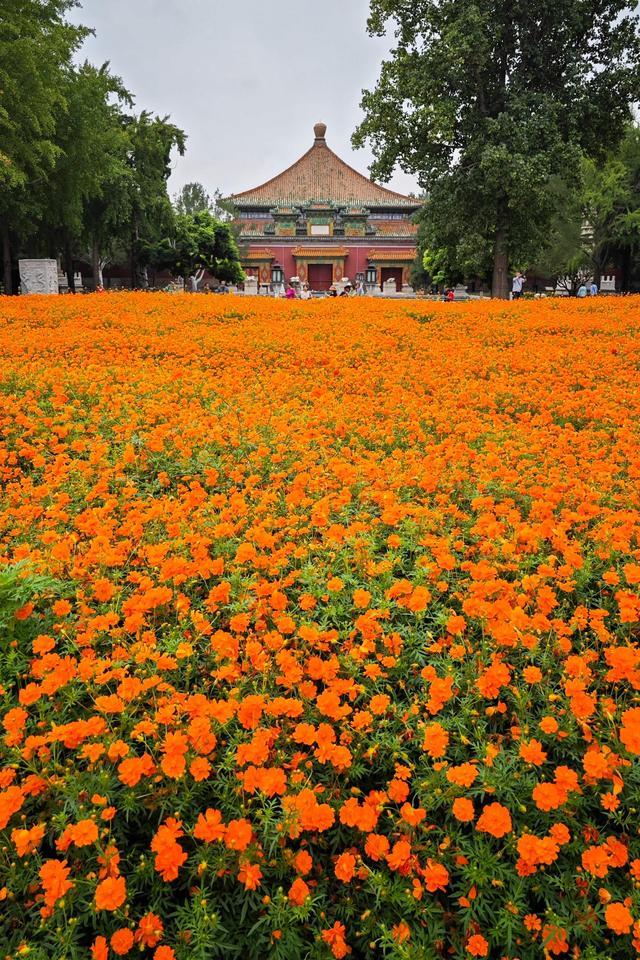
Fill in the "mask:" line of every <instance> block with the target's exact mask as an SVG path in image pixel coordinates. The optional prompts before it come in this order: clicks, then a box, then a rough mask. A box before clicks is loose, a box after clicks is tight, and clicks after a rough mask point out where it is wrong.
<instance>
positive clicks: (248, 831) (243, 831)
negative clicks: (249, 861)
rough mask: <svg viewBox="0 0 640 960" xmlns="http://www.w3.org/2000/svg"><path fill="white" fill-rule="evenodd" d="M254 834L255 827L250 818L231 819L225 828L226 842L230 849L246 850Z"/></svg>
mask: <svg viewBox="0 0 640 960" xmlns="http://www.w3.org/2000/svg"><path fill="white" fill-rule="evenodd" d="M252 836H253V827H252V826H251V824H250V823H249V821H248V820H244V819H242V820H230V821H229V823H228V825H227V829H226V830H225V835H224V842H225V845H226V846H227V847H228V849H229V850H246V849H247V847H248V846H249V844H250V843H251V838H252Z"/></svg>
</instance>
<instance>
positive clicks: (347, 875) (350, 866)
mask: <svg viewBox="0 0 640 960" xmlns="http://www.w3.org/2000/svg"><path fill="white" fill-rule="evenodd" d="M355 868H356V858H355V857H354V856H353V854H352V853H341V854H340V856H339V857H338V859H337V860H336V865H335V868H334V873H335V875H336V877H337V878H338V880H342V882H343V883H349V881H350V880H352V878H353V874H354V873H355Z"/></svg>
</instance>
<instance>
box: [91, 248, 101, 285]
mask: <svg viewBox="0 0 640 960" xmlns="http://www.w3.org/2000/svg"><path fill="white" fill-rule="evenodd" d="M91 272H92V273H93V289H94V290H97V289H98V287H101V286H102V285H103V284H102V265H101V261H100V247H99V245H98V241H97V240H96V238H95V237H94V238H93V241H92V244H91Z"/></svg>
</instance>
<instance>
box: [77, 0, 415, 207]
mask: <svg viewBox="0 0 640 960" xmlns="http://www.w3.org/2000/svg"><path fill="white" fill-rule="evenodd" d="M368 6H369V4H368V0H82V6H81V8H79V9H78V10H76V11H75V14H74V19H76V20H77V21H79V22H82V23H84V24H85V25H86V26H88V27H92V28H93V29H94V30H95V37H91V38H89V39H88V40H87V41H86V43H85V45H84V47H83V48H82V51H81V58H82V59H84V58H86V59H89V60H90V61H91V62H93V63H95V64H100V63H103V62H104V61H105V60H109V61H110V62H111V66H112V70H113V72H114V73H116V74H118V75H119V76H120V77H122V79H123V80H124V83H125V85H126V86H127V87H128V89H129V90H130V91H131V92H132V93H133V94H134V95H135V98H136V109H137V110H143V109H146V110H151V111H153V112H155V113H159V114H162V115H164V114H170V115H171V118H172V120H173V121H174V122H175V123H176V124H177V125H178V126H179V127H181V128H182V129H183V130H185V132H186V133H187V135H188V141H187V152H186V155H185V156H184V157H182V158H177V159H176V161H175V164H174V171H173V174H172V177H171V181H170V183H169V190H170V192H171V193H172V194H173V193H175V192H176V191H177V190H179V189H180V187H181V186H182V185H183V184H184V183H187V182H189V181H191V180H199V181H201V182H202V183H203V184H204V185H205V186H206V187H207V188H208V189H209V191H210V192H213V191H214V190H215V189H217V188H218V189H220V190H222V192H223V193H224V194H229V193H236V192H239V191H241V190H247V189H249V188H250V187H254V186H257V185H258V184H260V183H263V182H264V181H265V180H268V179H269V178H270V177H272V176H275V174H277V173H280V171H281V170H283V169H284V168H285V167H287V166H289V165H290V164H291V163H293V161H294V160H297V159H298V157H299V156H300V155H301V154H302V153H304V151H305V150H307V149H308V148H309V147H310V146H311V143H312V140H313V124H314V123H315V122H316V121H319V120H322V121H324V122H325V123H326V124H327V126H328V129H327V143H328V144H329V146H330V147H331V148H332V149H333V150H334V151H335V152H336V153H337V154H338V155H339V156H341V157H342V158H343V159H344V160H346V161H347V162H349V163H351V165H352V166H354V167H356V169H358V170H360V171H362V172H363V173H367V168H368V165H369V163H370V162H371V154H370V153H369V151H368V150H366V149H364V150H358V151H354V150H353V149H352V148H351V144H350V142H349V139H350V136H351V134H352V132H353V130H354V128H355V127H356V125H357V124H358V122H359V120H360V117H361V113H360V107H359V103H360V96H361V91H362V88H363V87H372V86H373V85H374V84H375V81H376V79H377V76H378V71H379V65H380V62H381V60H382V58H383V57H384V56H385V55H386V53H387V52H388V49H389V45H390V41H389V40H384V39H380V38H371V37H369V36H368V34H367V32H366V18H367V11H368ZM389 185H390V186H391V187H392V188H394V189H396V190H400V191H402V192H404V193H407V192H409V191H410V190H412V189H414V190H415V189H416V187H415V181H414V180H413V179H412V178H410V177H408V176H407V175H405V174H403V173H402V172H400V171H398V172H397V173H396V175H395V176H394V178H393V180H392V181H391V182H390V184H389Z"/></svg>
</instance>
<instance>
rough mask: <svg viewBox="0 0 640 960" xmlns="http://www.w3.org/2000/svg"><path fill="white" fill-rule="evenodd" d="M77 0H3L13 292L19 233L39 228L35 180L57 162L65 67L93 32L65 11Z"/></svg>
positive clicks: (2, 113)
mask: <svg viewBox="0 0 640 960" xmlns="http://www.w3.org/2000/svg"><path fill="white" fill-rule="evenodd" d="M76 5H77V4H76V3H75V2H74V0H3V2H2V12H1V13H0V224H1V232H2V245H3V262H4V289H5V293H11V292H12V269H11V268H12V253H11V242H12V233H14V232H16V231H19V232H20V233H25V232H27V231H28V230H29V229H33V226H34V222H35V220H36V219H37V215H38V209H37V204H36V203H35V201H34V195H33V193H34V187H35V188H37V187H38V186H39V185H41V184H42V183H43V181H44V179H45V178H46V177H47V176H48V174H49V172H50V171H51V169H52V168H53V167H54V165H55V163H56V161H57V159H58V157H59V154H60V147H59V146H58V144H57V143H56V140H55V133H56V128H57V118H58V117H59V116H60V115H61V114H63V113H64V111H65V109H66V106H67V104H66V99H65V92H66V91H65V84H64V82H63V80H64V76H63V74H64V70H65V68H66V65H67V64H68V63H69V61H70V58H71V56H72V54H73V52H74V51H75V50H76V49H77V48H78V47H79V46H80V44H81V43H82V40H83V39H84V37H85V36H86V35H87V34H88V33H89V31H88V30H87V29H86V28H85V27H81V26H74V25H72V24H70V23H68V22H67V21H66V20H65V14H66V13H67V11H68V10H70V9H71V8H72V7H74V6H76Z"/></svg>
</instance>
